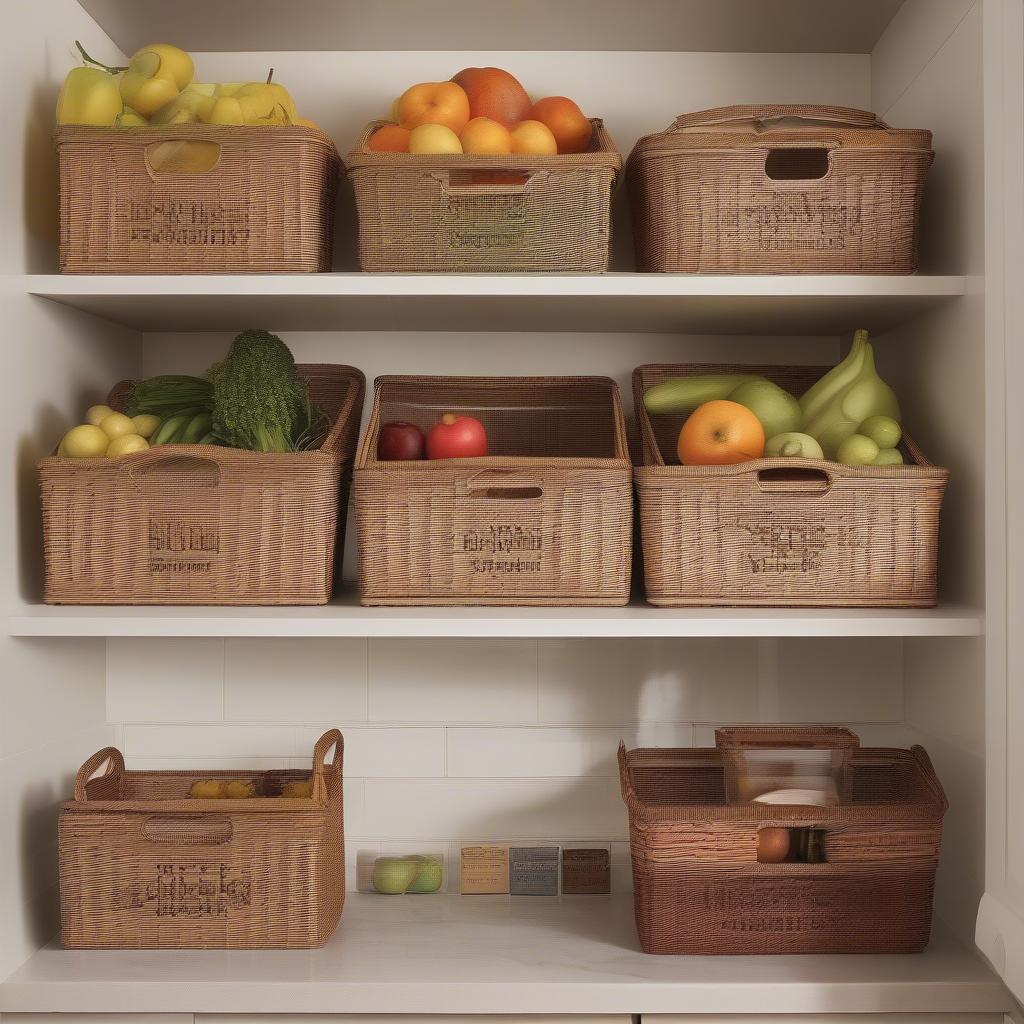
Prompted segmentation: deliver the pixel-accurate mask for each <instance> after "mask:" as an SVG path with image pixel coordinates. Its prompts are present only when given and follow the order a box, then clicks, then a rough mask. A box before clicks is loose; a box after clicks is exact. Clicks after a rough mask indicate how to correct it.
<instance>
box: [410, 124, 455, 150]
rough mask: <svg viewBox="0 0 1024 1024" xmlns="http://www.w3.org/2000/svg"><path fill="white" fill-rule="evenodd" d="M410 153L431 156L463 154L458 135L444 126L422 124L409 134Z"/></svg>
mask: <svg viewBox="0 0 1024 1024" xmlns="http://www.w3.org/2000/svg"><path fill="white" fill-rule="evenodd" d="M409 152H410V153H419V154H420V155H422V156H429V155H432V154H438V153H461V152H462V143H461V142H459V137H458V135H456V134H455V132H453V131H452V130H451V128H448V127H446V126H445V125H443V124H421V125H419V127H417V128H413V130H412V131H411V132H410V133H409Z"/></svg>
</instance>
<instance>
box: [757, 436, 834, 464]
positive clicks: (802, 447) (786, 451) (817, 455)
mask: <svg viewBox="0 0 1024 1024" xmlns="http://www.w3.org/2000/svg"><path fill="white" fill-rule="evenodd" d="M764 454H765V457H766V458H769V459H775V458H786V459H823V458H824V457H825V453H824V452H823V451H822V450H821V445H820V444H818V442H817V441H815V439H814V438H813V437H811V435H810V434H801V433H800V432H799V431H795V430H793V431H789V432H787V433H785V434H776V435H775V436H774V437H770V438H768V440H767V441H765V443H764Z"/></svg>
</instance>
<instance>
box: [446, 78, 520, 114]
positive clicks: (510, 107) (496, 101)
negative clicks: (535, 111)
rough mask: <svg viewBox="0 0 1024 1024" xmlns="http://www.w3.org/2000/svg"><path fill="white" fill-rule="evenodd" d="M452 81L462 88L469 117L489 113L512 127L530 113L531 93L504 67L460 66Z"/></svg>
mask: <svg viewBox="0 0 1024 1024" xmlns="http://www.w3.org/2000/svg"><path fill="white" fill-rule="evenodd" d="M452 81H453V82H455V83H457V84H458V85H460V86H461V87H462V88H463V89H464V90H465V93H466V97H467V100H468V102H469V116H470V117H488V118H490V119H491V120H492V121H497V122H498V124H500V125H503V126H504V127H505V128H513V127H515V125H517V124H518V123H519V122H520V121H523V120H525V119H526V118H527V117H528V116H529V115H528V113H527V111H529V109H530V97H529V96H528V95H527V94H526V90H525V89H524V88H523V87H522V84H521V83H520V82H519V79H518V78H516V77H515V75H512V74H510V73H509V72H508V71H505V70H504V69H503V68H463V69H462V70H461V71H460V72H459V73H458V74H457V75H453V76H452Z"/></svg>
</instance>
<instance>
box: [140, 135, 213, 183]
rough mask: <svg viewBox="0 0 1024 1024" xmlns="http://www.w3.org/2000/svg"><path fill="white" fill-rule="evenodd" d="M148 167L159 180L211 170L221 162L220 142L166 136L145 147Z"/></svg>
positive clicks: (149, 171)
mask: <svg viewBox="0 0 1024 1024" xmlns="http://www.w3.org/2000/svg"><path fill="white" fill-rule="evenodd" d="M144 152H145V157H146V171H147V172H148V173H149V176H150V177H151V178H152V179H153V180H154V181H156V179H157V178H162V177H168V176H170V175H195V174H209V173H210V171H212V170H213V169H214V168H215V167H216V166H217V165H218V164H219V163H220V157H221V147H220V143H219V142H210V141H208V140H206V139H165V140H163V141H161V142H151V143H150V144H149V145H148V146H147V147H146V149H145V151H144Z"/></svg>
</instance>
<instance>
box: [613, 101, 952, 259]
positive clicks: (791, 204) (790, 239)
mask: <svg viewBox="0 0 1024 1024" xmlns="http://www.w3.org/2000/svg"><path fill="white" fill-rule="evenodd" d="M777 119H781V120H777ZM766 122H768V123H766ZM932 155H933V154H932V151H931V134H930V133H929V132H926V131H906V130H903V131H901V130H894V129H891V128H889V127H888V126H887V125H886V124H885V123H884V122H882V121H879V120H878V119H877V118H875V115H874V114H870V113H868V112H866V111H858V110H851V109H847V108H838V107H811V106H805V105H788V106H787V105H782V106H766V107H742V106H737V107H725V108H719V109H715V110H707V111H701V112H700V113H697V114H690V115H685V116H683V117H680V118H678V119H677V120H676V122H675V123H674V124H673V125H672V127H671V128H669V129H668V131H666V132H661V133H658V134H656V135H650V136H647V137H645V138H643V139H641V140H640V141H639V142H638V143H637V145H636V147H635V148H634V150H633V152H632V154H631V155H630V158H629V162H628V181H629V190H630V197H631V203H632V207H633V232H634V241H635V246H636V254H637V265H638V268H639V269H640V270H643V271H655V272H682V273H712V274H771V273H778V274H792V273H814V274H829V273H859V274H910V273H913V272H914V271H915V270H916V269H917V258H918V214H919V209H920V204H921V197H922V194H923V190H924V181H925V177H926V175H927V172H928V168H929V167H930V165H931V162H932ZM776 165H778V166H776ZM769 173H771V174H772V175H773V176H771V177H770V176H769ZM822 175H823V176H822Z"/></svg>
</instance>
